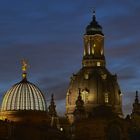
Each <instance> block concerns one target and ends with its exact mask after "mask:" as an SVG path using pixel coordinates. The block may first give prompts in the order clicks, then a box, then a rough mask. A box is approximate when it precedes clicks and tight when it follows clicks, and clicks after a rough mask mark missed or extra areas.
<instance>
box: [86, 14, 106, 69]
mask: <svg viewBox="0 0 140 140" xmlns="http://www.w3.org/2000/svg"><path fill="white" fill-rule="evenodd" d="M95 66H105V57H104V34H103V33H102V27H101V26H100V25H99V24H98V22H97V21H96V16H95V12H94V14H93V19H92V21H91V22H90V24H89V25H88V26H87V28H86V33H85V35H84V56H83V67H95Z"/></svg>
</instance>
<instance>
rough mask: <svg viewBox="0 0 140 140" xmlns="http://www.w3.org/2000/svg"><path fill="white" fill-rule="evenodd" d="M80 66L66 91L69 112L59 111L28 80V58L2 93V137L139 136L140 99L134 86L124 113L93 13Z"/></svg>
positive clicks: (133, 139) (113, 139) (105, 139)
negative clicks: (18, 75) (18, 76)
mask: <svg viewBox="0 0 140 140" xmlns="http://www.w3.org/2000/svg"><path fill="white" fill-rule="evenodd" d="M83 39H84V53H83V59H82V68H81V69H80V70H79V71H78V72H77V73H76V74H73V75H72V76H71V78H70V83H69V86H68V90H67V93H66V113H65V116H64V117H60V116H59V115H58V114H57V110H56V104H55V100H54V96H53V95H52V97H51V101H50V103H47V102H46V98H45V96H44V94H43V93H42V91H41V89H39V88H38V87H37V86H36V85H34V84H33V83H31V82H29V81H28V76H27V68H28V64H27V62H26V61H24V60H23V61H22V79H21V81H20V82H18V83H16V84H14V85H13V86H12V87H11V88H10V89H9V90H8V91H7V92H6V93H5V94H4V96H3V99H2V103H1V110H0V140H140V102H139V97H138V92H137V91H136V95H134V96H135V101H134V103H133V110H132V113H131V114H130V115H127V117H124V115H123V112H122V92H121V90H120V87H119V84H118V81H117V75H113V74H111V73H110V72H109V70H108V69H107V68H106V60H105V53H104V33H103V30H102V26H101V25H100V24H99V23H98V22H97V20H96V16H95V12H94V14H93V18H92V20H91V22H90V24H89V25H88V26H87V27H86V31H85V34H84V37H83Z"/></svg>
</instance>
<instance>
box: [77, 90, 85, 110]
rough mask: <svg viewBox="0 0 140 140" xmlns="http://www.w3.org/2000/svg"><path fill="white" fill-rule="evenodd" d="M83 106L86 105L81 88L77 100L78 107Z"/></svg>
mask: <svg viewBox="0 0 140 140" xmlns="http://www.w3.org/2000/svg"><path fill="white" fill-rule="evenodd" d="M83 106H84V101H83V100H82V97H81V89H80V88H79V92H78V98H77V100H76V107H77V108H81V107H83Z"/></svg>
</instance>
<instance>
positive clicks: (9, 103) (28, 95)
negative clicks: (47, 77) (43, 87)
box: [1, 79, 46, 111]
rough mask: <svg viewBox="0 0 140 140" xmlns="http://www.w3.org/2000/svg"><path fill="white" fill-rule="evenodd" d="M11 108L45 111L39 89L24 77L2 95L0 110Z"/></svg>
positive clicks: (43, 100)
mask: <svg viewBox="0 0 140 140" xmlns="http://www.w3.org/2000/svg"><path fill="white" fill-rule="evenodd" d="M11 110H40V111H46V101H45V98H44V96H43V94H42V92H41V91H40V89H39V88H38V87H36V86H35V85H34V84H32V83H30V82H28V81H27V80H25V79H24V80H22V81H21V82H20V83H17V84H15V85H14V86H13V87H12V88H11V89H10V90H8V91H7V93H6V94H5V95H4V98H3V101H2V106H1V111H11Z"/></svg>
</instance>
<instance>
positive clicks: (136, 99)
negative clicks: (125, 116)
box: [135, 91, 139, 104]
mask: <svg viewBox="0 0 140 140" xmlns="http://www.w3.org/2000/svg"><path fill="white" fill-rule="evenodd" d="M135 103H136V104H138V103H139V96H138V91H136V96H135Z"/></svg>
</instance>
